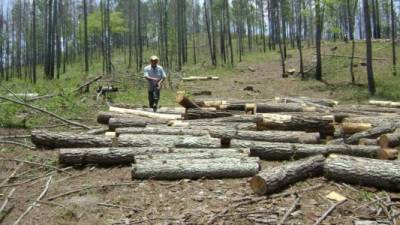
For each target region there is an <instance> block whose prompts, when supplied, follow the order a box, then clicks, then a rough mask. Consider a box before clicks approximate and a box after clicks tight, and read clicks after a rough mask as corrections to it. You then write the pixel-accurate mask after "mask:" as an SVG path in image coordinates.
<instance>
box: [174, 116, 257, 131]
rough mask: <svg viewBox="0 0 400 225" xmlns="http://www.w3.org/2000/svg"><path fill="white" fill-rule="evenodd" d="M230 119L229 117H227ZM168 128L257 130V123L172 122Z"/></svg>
mask: <svg viewBox="0 0 400 225" xmlns="http://www.w3.org/2000/svg"><path fill="white" fill-rule="evenodd" d="M227 118H228V117H227ZM168 126H171V127H185V128H192V129H198V128H204V129H207V128H210V129H217V128H226V129H235V130H257V126H256V124H255V123H250V122H248V123H239V122H216V121H204V120H190V121H189V120H186V121H179V120H177V121H170V122H169V123H168Z"/></svg>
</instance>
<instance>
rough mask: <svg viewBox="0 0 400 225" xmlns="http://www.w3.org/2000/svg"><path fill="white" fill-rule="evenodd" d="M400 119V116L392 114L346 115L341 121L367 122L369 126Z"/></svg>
mask: <svg viewBox="0 0 400 225" xmlns="http://www.w3.org/2000/svg"><path fill="white" fill-rule="evenodd" d="M399 120H400V116H399V115H397V114H394V115H379V116H356V117H348V118H345V119H344V120H343V123H369V124H371V126H379V125H381V124H383V123H393V122H397V121H399Z"/></svg>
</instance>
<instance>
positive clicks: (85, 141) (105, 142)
mask: <svg viewBox="0 0 400 225" xmlns="http://www.w3.org/2000/svg"><path fill="white" fill-rule="evenodd" d="M31 140H32V143H34V144H35V145H36V146H37V147H38V148H47V149H55V148H95V147H150V146H158V147H160V146H161V147H174V146H180V147H187V148H219V147H221V141H220V140H219V139H217V138H211V137H208V136H203V137H194V136H187V135H182V136H174V135H151V134H141V135H120V136H119V137H118V138H111V137H108V136H96V135H85V134H75V133H68V132H58V133H56V132H47V131H33V132H32V135H31Z"/></svg>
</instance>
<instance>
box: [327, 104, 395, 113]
mask: <svg viewBox="0 0 400 225" xmlns="http://www.w3.org/2000/svg"><path fill="white" fill-rule="evenodd" d="M333 112H335V113H338V112H342V113H343V112H346V113H352V114H358V115H379V114H381V113H397V114H399V113H400V109H398V108H385V107H379V106H373V105H338V106H335V107H334V108H333Z"/></svg>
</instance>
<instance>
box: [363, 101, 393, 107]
mask: <svg viewBox="0 0 400 225" xmlns="http://www.w3.org/2000/svg"><path fill="white" fill-rule="evenodd" d="M368 104H370V105H376V106H381V107H392V108H400V102H391V101H376V100H370V101H369V102H368Z"/></svg>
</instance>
